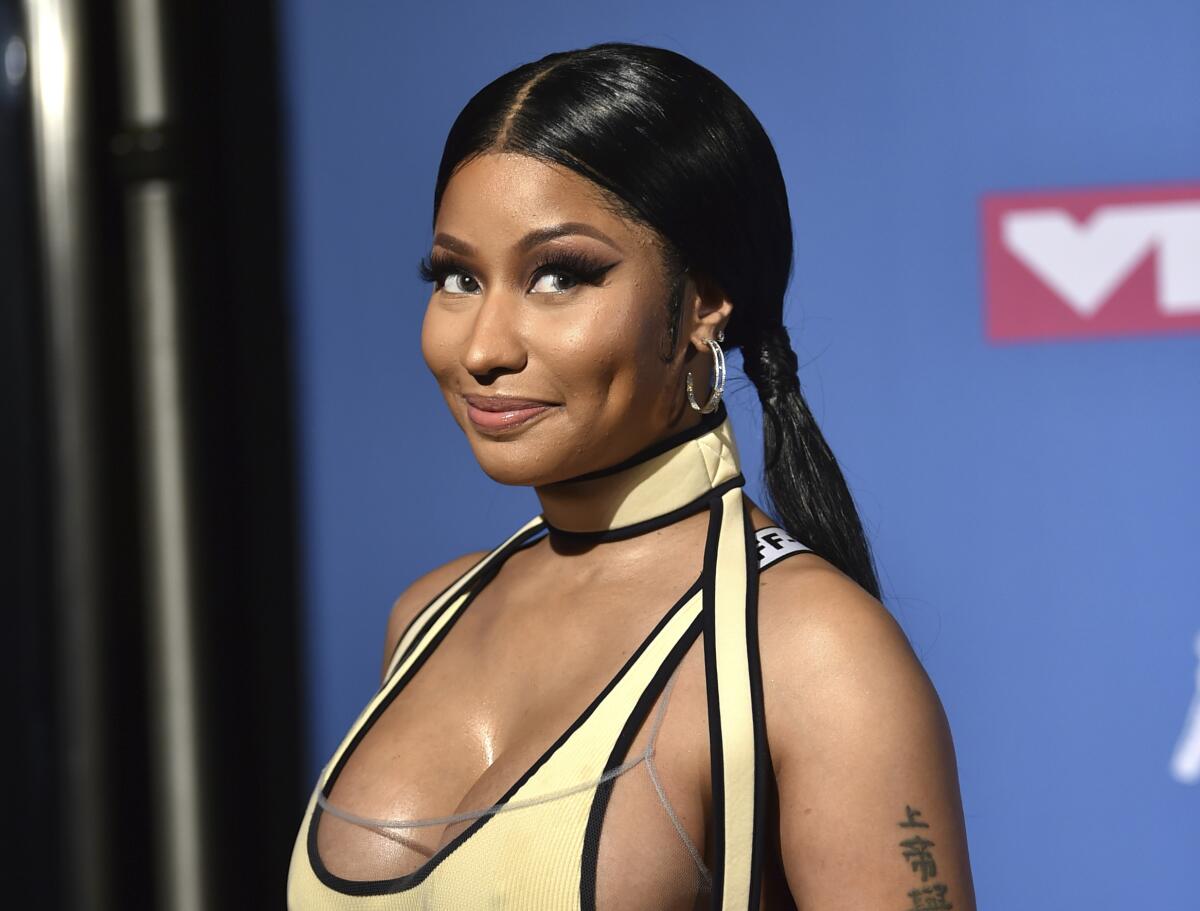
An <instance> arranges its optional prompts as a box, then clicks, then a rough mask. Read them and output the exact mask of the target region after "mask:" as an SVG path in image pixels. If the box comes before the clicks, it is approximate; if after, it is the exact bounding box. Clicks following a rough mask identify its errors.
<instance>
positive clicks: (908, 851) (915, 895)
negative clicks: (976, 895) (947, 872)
mask: <svg viewBox="0 0 1200 911" xmlns="http://www.w3.org/2000/svg"><path fill="white" fill-rule="evenodd" d="M920 815H921V811H920V810H918V809H916V808H915V807H912V806H909V805H908V804H905V805H904V816H905V819H904V821H903V822H900V823H897V825H898V826H900V828H902V829H928V828H929V823H927V822H923V821H922V820H920V819H918V817H919V816H920ZM900 847H901V849H902V855H903V857H904V860H905V861H906V862H907V863H908V864H909V865H910V866H911V867H912V870H913V872H914V873H919V874H920V875H921V882H922V883H928V885H920V886H917V887H916V888H915V889H911V890H909V892H908V897H909V898H910V899H912V905H910V906H908V908H907V909H906V911H950V909H951V908H953V907H954V905H952V904H950V902H948V901H946V890H947V889H948V888H949V887H948V886H947V885H946V884H945V883H939V882H930V880H932V879H934V878H935V877H936V876H937V862H936V861H935V860H934V859H933V852H932V851H930V850H929V849H930V848H932V847H935V843H934V842H932V841H930V840H929V839H928V838H924V837H922V836H921V835H919V834H913V835H911V836H910V837H908V838H906V839H905V840H904V841H902V842H900Z"/></svg>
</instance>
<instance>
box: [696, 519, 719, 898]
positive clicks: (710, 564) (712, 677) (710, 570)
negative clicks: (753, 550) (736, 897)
mask: <svg viewBox="0 0 1200 911" xmlns="http://www.w3.org/2000/svg"><path fill="white" fill-rule="evenodd" d="M723 511H724V504H723V503H722V502H721V500H720V499H717V500H714V501H713V504H712V511H711V513H710V514H709V522H708V539H707V541H706V542H705V544H704V571H703V575H704V608H703V612H702V616H703V617H704V681H705V690H706V692H707V695H708V755H709V777H710V778H711V779H712V818H711V819H710V820H709V833H708V840H709V844H710V845H711V846H712V852H711V857H710V859H709V864H708V869H709V871H710V872H711V873H712V896H711V899H712V900H711V907H712V908H713V909H714V911H720V908H721V893H722V892H723V891H724V888H725V762H724V758H723V756H724V744H723V742H722V740H721V706H720V701H719V699H718V696H717V651H716V646H717V634H716V578H717V542H718V541H719V540H720V537H721V515H722V513H723Z"/></svg>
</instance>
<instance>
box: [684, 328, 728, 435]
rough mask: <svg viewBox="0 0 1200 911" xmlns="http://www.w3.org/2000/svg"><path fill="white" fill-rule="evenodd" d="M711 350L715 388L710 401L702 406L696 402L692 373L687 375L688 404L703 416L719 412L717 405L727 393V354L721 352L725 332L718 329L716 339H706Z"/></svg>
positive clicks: (689, 372) (709, 398)
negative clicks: (725, 392)
mask: <svg viewBox="0 0 1200 911" xmlns="http://www.w3.org/2000/svg"><path fill="white" fill-rule="evenodd" d="M704 341H705V342H707V343H708V347H709V350H710V351H712V356H713V387H712V394H711V395H710V396H709V397H708V401H707V402H705V403H704V405H703V406H701V405H700V404H699V403H698V402H697V401H696V392H695V390H694V389H693V382H692V371H690V370H689V371H688V374H687V397H688V403H689V404H690V405H691V406H692V407H693V408H695V409H696V410H697V411H699V412H700V413H701V414H711V413H712V412H714V411H716V410H717V403H719V402H720V401H721V393H722V392H724V391H725V352H724V351H723V350H721V345H720V343H721V342H723V341H725V330H724V329H718V330H717V337H716V338H715V339H712V338H706V339H705V340H704Z"/></svg>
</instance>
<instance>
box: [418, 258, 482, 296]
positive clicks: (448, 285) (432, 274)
mask: <svg viewBox="0 0 1200 911" xmlns="http://www.w3.org/2000/svg"><path fill="white" fill-rule="evenodd" d="M417 273H418V274H419V275H420V276H421V280H422V281H427V282H432V283H433V287H434V290H435V291H446V292H447V293H449V294H475V293H476V292H477V291H478V290H479V282H478V281H476V280H475V277H474V276H473V275H471V273H470V272H469V271H467V269H466V268H465V267H464V266H463V265H462V264H461V263H459V262H458V261H456V260H454V259H452V258H450V257H448V256H444V255H439V254H437V253H434V254H432V255H430V256H427V257H424V258H422V259H421V261H420V262H419V263H418V264H417Z"/></svg>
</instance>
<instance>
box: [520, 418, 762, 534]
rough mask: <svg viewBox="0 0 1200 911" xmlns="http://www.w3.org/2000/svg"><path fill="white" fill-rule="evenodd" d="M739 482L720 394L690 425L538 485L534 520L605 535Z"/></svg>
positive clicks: (703, 501)
mask: <svg viewBox="0 0 1200 911" xmlns="http://www.w3.org/2000/svg"><path fill="white" fill-rule="evenodd" d="M744 483H745V478H743V477H742V472H741V463H740V462H739V460H738V451H737V444H736V442H735V441H734V437H733V424H732V422H731V421H730V420H729V414H728V412H727V411H726V410H725V403H724V402H722V403H721V404H720V405H719V406H718V407H717V410H716V411H714V412H712V413H711V414H706V415H702V416H701V418H700V423H699V424H697V425H696V426H694V427H689V428H687V429H686V430H683V431H680V432H679V433H676V434H673V435H672V436H669V437H667V438H666V439H663V440H660V441H659V442H657V443H654V444H653V445H651V446H648V447H646V448H645V449H643V450H641V451H640V452H638V453H635V454H634V455H633V456H631V457H630V458H628V459H626V460H624V461H623V462H620V463H618V464H616V465H612V466H610V467H608V468H601V469H599V470H597V471H591V472H588V473H587V474H582V475H577V476H575V477H573V478H568V479H567V480H565V481H558V482H556V483H554V484H549V485H546V486H545V487H542V488H539V490H538V496H539V497H540V498H541V502H542V520H543V522H545V524H546V526H547V527H548V528H549V529H550V532H551V534H553V535H555V536H556V537H561V538H566V539H581V540H582V539H586V540H589V541H592V540H601V541H612V540H617V539H620V538H628V537H632V536H634V535H638V534H642V533H643V532H647V531H652V530H653V529H655V528H661V527H663V526H664V525H669V524H671V523H672V522H676V521H678V520H679V519H682V518H685V517H686V516H689V515H691V514H693V513H695V512H699V511H700V510H701V509H703V508H704V507H705V506H706V505H707V504H708V503H709V501H710V500H711V499H712V498H713V497H716V496H720V495H721V494H722V493H724V492H725V491H726V490H728V489H729V488H731V487H736V486H739V485H742V484H744Z"/></svg>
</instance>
